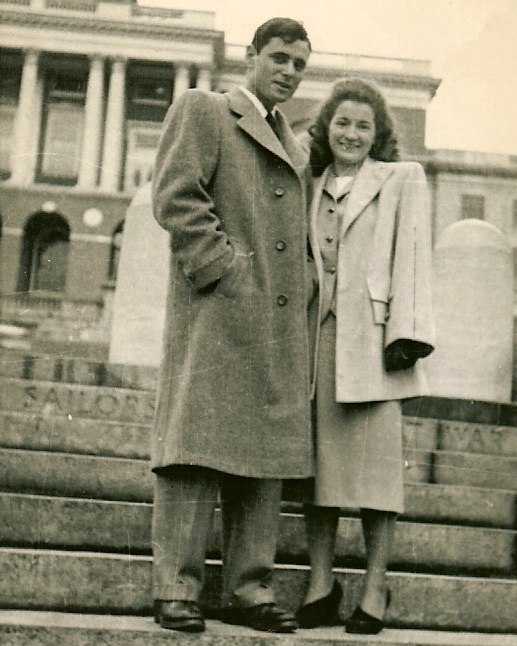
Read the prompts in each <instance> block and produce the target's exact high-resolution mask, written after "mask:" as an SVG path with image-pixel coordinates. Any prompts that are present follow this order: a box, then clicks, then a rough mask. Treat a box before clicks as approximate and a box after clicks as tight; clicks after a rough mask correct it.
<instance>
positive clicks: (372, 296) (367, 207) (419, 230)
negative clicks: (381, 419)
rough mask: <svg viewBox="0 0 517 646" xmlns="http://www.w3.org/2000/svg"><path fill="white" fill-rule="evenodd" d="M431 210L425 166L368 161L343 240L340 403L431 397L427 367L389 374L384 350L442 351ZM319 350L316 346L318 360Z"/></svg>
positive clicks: (316, 192) (321, 182) (314, 211)
mask: <svg viewBox="0 0 517 646" xmlns="http://www.w3.org/2000/svg"><path fill="white" fill-rule="evenodd" d="M328 172H329V169H328V168H327V170H326V171H325V172H324V173H323V175H322V176H321V177H319V178H317V179H315V180H314V183H313V186H312V201H311V207H310V212H309V217H310V233H309V235H310V241H311V246H312V250H313V254H314V259H315V263H316V269H317V272H318V277H319V282H320V284H322V282H323V271H324V270H323V265H322V261H321V254H320V249H319V244H318V235H317V228H316V227H317V216H318V209H319V205H320V200H321V193H322V190H323V187H324V186H325V181H326V178H327V174H328ZM429 211H430V209H429V194H428V189H427V182H426V178H425V174H424V171H423V169H422V167H421V166H420V164H417V163H416V162H391V163H387V162H380V161H374V160H372V159H370V158H367V159H366V160H365V161H364V163H363V165H362V166H361V169H360V171H359V173H358V174H357V176H356V178H355V181H354V186H353V188H352V191H351V193H350V195H349V197H348V201H347V204H346V207H345V213H344V217H343V221H342V225H341V229H340V234H339V247H338V265H337V287H336V290H337V291H336V323H337V337H336V400H337V401H340V402H364V401H384V400H390V399H405V398H408V397H415V396H417V395H421V394H425V393H426V381H425V377H424V374H423V366H422V360H419V361H417V363H416V364H415V366H414V367H413V368H410V369H409V370H402V371H397V372H386V370H385V369H384V348H385V347H386V346H388V345H389V344H390V343H392V342H393V341H395V340H397V339H411V340H414V341H420V342H422V343H426V344H429V345H433V344H434V325H433V317H432V301H431V289H432V278H431V233H430V212H429ZM320 306H321V303H320ZM320 320H321V316H318V322H319V321H320ZM318 327H319V323H318ZM317 336H318V330H317V331H316V337H317ZM317 348H318V342H317V341H316V350H315V352H316V353H317Z"/></svg>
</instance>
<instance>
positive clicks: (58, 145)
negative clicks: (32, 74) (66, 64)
mask: <svg viewBox="0 0 517 646" xmlns="http://www.w3.org/2000/svg"><path fill="white" fill-rule="evenodd" d="M86 84H87V73H86V72H85V73H82V72H80V71H74V70H69V71H67V70H62V71H54V70H50V71H49V72H48V74H47V83H46V95H45V105H44V113H43V127H42V153H43V154H42V155H41V162H40V167H39V173H38V179H39V181H44V182H50V183H56V184H74V183H75V182H76V181H77V176H78V173H79V164H80V159H81V147H82V139H83V126H84V106H85V100H86Z"/></svg>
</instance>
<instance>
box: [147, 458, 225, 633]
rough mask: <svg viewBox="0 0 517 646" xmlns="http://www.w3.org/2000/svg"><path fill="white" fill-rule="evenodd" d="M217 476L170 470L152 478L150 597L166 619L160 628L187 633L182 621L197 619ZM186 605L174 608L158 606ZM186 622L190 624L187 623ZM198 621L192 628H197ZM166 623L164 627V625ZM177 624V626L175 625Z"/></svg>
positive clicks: (177, 468)
mask: <svg viewBox="0 0 517 646" xmlns="http://www.w3.org/2000/svg"><path fill="white" fill-rule="evenodd" d="M218 486H219V474H218V473H217V472H215V471H211V470H210V469H205V468H202V467H190V466H179V465H178V466H172V467H167V468H165V469H161V470H160V471H159V472H158V473H157V474H156V480H155V489H154V505H153V525H152V546H153V596H154V599H155V600H156V601H157V602H162V603H161V604H159V606H160V607H161V608H162V610H163V614H165V615H167V614H168V615H169V617H168V619H166V618H163V617H158V618H159V620H160V623H161V624H162V626H164V627H167V628H176V629H178V630H188V628H184V627H182V626H183V624H185V622H186V625H190V624H189V622H188V621H187V620H186V619H185V621H184V620H183V619H178V621H177V622H174V620H173V619H172V618H171V616H173V615H174V613H176V615H177V616H178V617H180V616H181V617H184V618H185V617H186V618H187V619H188V617H189V616H190V615H193V616H200V613H199V610H198V609H196V608H194V610H192V606H191V603H190V602H197V601H198V599H199V595H200V592H201V588H202V586H203V579H204V568H205V552H206V546H207V541H208V537H209V534H210V531H211V528H212V519H213V514H214V508H215V504H216V501H217V492H218ZM171 601H181V602H189V604H190V605H189V604H185V603H184V604H183V605H181V604H180V606H178V604H176V605H171V604H168V606H167V604H164V603H163V602H171ZM191 623H192V622H191ZM200 623H202V618H201V621H198V622H197V623H196V622H194V624H195V625H197V626H198V629H202V628H200V626H199V625H200ZM166 624H167V625H166ZM176 624H177V625H176Z"/></svg>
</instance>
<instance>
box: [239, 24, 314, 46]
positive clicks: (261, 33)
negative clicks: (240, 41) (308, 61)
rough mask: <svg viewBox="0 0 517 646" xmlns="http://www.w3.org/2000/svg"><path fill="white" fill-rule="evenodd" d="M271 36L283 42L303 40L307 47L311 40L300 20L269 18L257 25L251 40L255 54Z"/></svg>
mask: <svg viewBox="0 0 517 646" xmlns="http://www.w3.org/2000/svg"><path fill="white" fill-rule="evenodd" d="M272 38H281V39H282V40H283V41H284V43H294V41H295V40H304V41H305V42H306V43H307V45H309V49H311V41H310V40H309V37H308V35H307V32H306V31H305V28H304V26H303V25H302V23H301V22H298V21H297V20H292V19H291V18H271V19H270V20H268V21H267V22H265V23H263V24H262V25H260V27H258V29H257V31H256V32H255V35H254V36H253V40H252V41H251V44H252V45H253V47H254V48H255V51H256V52H257V54H258V53H259V52H260V50H261V49H262V48H263V47H265V46H266V45H267V44H268V43H269V41H270V40H271V39H272Z"/></svg>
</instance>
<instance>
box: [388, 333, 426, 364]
mask: <svg viewBox="0 0 517 646" xmlns="http://www.w3.org/2000/svg"><path fill="white" fill-rule="evenodd" d="M432 351H433V346H432V345H429V344H428V343H422V341H413V340H412V339H397V340H396V341H393V343H390V344H389V346H388V347H387V348H386V349H385V350H384V367H385V369H386V372H395V371H396V370H408V368H412V367H413V366H414V365H415V363H416V361H417V360H418V359H421V358H423V357H427V355H428V354H431V352H432Z"/></svg>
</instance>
